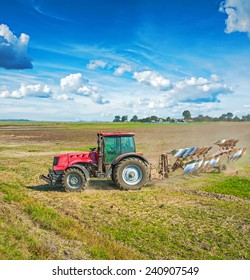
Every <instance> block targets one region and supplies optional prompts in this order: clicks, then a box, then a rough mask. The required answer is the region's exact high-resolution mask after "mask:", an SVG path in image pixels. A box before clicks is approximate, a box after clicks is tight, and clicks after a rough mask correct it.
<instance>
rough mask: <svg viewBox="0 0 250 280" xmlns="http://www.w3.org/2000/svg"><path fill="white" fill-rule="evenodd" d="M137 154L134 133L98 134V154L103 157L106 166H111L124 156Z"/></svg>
mask: <svg viewBox="0 0 250 280" xmlns="http://www.w3.org/2000/svg"><path fill="white" fill-rule="evenodd" d="M135 152H136V148H135V141H134V133H119V132H118V133H101V134H98V153H99V156H100V155H102V156H103V163H104V164H105V165H109V164H111V163H112V162H113V161H114V160H115V159H116V158H117V157H118V156H120V155H122V154H126V153H135Z"/></svg>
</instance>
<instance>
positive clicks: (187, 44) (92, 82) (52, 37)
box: [0, 0, 250, 121]
mask: <svg viewBox="0 0 250 280" xmlns="http://www.w3.org/2000/svg"><path fill="white" fill-rule="evenodd" d="M249 65H250V1H249V0H241V1H238V0H226V1H220V0H201V1H197V0H196V1H195V0H189V1H185V0H175V1H170V0H154V1H153V0H126V1H122V0H71V1H59V0H50V1H49V0H46V1H45V0H40V1H37V0H26V1H25V0H0V119H6V118H26V119H32V120H62V121H78V120H86V121H92V120H103V121H106V120H107V121H109V120H111V121H112V119H113V118H114V116H115V115H121V116H122V115H128V116H129V118H131V117H132V116H133V115H137V116H139V117H145V116H151V115H158V116H160V117H168V116H170V117H181V116H182V112H183V111H184V110H186V109H189V110H190V111H191V113H192V115H193V116H196V115H198V114H203V115H207V114H208V115H210V116H220V115H221V114H222V113H227V112H232V113H233V114H234V115H238V116H242V115H246V114H248V113H250V95H249V90H250V79H249V77H250V67H249Z"/></svg>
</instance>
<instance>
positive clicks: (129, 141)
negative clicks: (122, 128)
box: [121, 136, 135, 154]
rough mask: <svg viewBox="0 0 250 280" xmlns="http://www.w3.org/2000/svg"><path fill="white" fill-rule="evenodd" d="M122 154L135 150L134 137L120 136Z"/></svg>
mask: <svg viewBox="0 0 250 280" xmlns="http://www.w3.org/2000/svg"><path fill="white" fill-rule="evenodd" d="M121 146H122V154H124V153H131V152H135V142H134V138H133V137H131V136H128V137H121Z"/></svg>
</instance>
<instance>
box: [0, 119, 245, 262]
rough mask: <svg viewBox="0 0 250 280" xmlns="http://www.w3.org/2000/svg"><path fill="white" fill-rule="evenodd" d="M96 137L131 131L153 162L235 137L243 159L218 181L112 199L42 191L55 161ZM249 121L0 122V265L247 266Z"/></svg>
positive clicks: (103, 194) (154, 184) (149, 188)
mask: <svg viewBox="0 0 250 280" xmlns="http://www.w3.org/2000/svg"><path fill="white" fill-rule="evenodd" d="M99 131H103V132H109V131H133V132H135V133H136V143H137V147H138V150H140V151H142V152H143V153H144V155H145V156H146V157H147V158H148V159H149V160H150V162H152V163H153V164H156V162H157V160H158V156H159V154H160V153H161V152H167V151H171V150H172V149H174V148H183V147H190V146H194V145H197V146H198V145H209V144H212V143H214V142H215V141H217V140H219V139H224V138H238V139H239V140H240V141H239V144H238V146H246V147H247V148H248V153H247V154H246V156H245V157H244V158H242V159H241V160H239V161H238V162H235V163H233V164H232V163H230V164H229V165H228V170H227V172H226V173H225V174H218V173H213V174H211V173H208V174H199V175H196V176H195V175H183V174H182V172H181V171H178V172H176V174H175V173H173V175H172V176H171V177H170V178H169V179H166V180H161V181H151V182H149V183H148V184H147V185H146V187H144V188H143V189H142V190H140V191H120V190H119V189H117V187H116V186H115V185H114V183H113V182H112V181H111V180H103V181H101V180H97V179H94V180H92V181H91V183H90V186H89V188H88V189H87V190H86V191H85V192H82V193H66V192H64V191H63V190H62V188H61V187H60V186H55V187H51V186H48V185H45V184H44V183H43V181H41V180H40V179H39V175H40V174H47V170H48V168H50V167H51V164H52V161H53V157H54V155H55V154H58V153H62V152H67V151H81V150H88V149H89V148H90V147H94V146H96V133H97V132H99ZM249 131H250V123H207V124H179V125H174V124H155V125H151V124H150V125H148V124H143V125H142V124H130V123H127V124H111V123H98V124H93V123H74V124H72V123H36V122H31V123H29V122H28V123H12V122H0V158H1V161H0V174H1V176H0V259H13V260H16V259H25V260H27V259H39V260H41V259H249V258H250V250H249V248H250V238H249V237H250V218H249V217H250V167H249V166H250V165H249V163H250V155H249V149H250V146H249V145H250V133H249Z"/></svg>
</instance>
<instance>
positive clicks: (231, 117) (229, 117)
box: [113, 110, 250, 123]
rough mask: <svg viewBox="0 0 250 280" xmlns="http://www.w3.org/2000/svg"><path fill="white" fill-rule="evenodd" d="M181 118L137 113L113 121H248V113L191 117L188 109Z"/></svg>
mask: <svg viewBox="0 0 250 280" xmlns="http://www.w3.org/2000/svg"><path fill="white" fill-rule="evenodd" d="M182 117H183V118H179V119H176V118H171V117H167V118H161V117H157V116H155V115H153V116H151V117H146V118H141V119H140V118H139V117H138V116H137V115H134V116H133V117H132V118H131V119H130V120H129V118H128V116H127V115H124V116H118V115H117V116H115V118H114V120H113V122H129V121H130V122H142V123H155V122H168V123H169V122H192V121H193V122H221V121H223V122H224V121H229V122H245V121H250V114H247V115H246V116H242V117H238V116H234V114H233V113H231V112H228V113H226V114H222V115H221V116H220V117H210V116H208V115H206V116H204V115H202V114H199V115H198V116H196V117H192V115H191V112H190V111H189V110H185V111H183V113H182Z"/></svg>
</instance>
